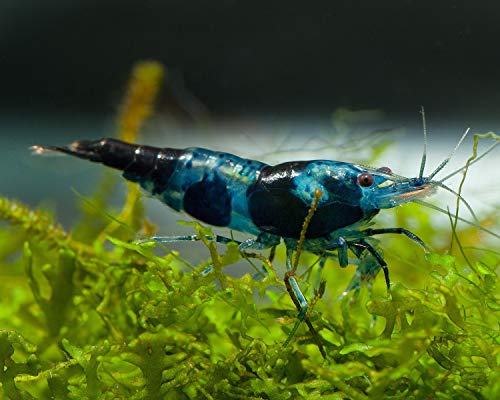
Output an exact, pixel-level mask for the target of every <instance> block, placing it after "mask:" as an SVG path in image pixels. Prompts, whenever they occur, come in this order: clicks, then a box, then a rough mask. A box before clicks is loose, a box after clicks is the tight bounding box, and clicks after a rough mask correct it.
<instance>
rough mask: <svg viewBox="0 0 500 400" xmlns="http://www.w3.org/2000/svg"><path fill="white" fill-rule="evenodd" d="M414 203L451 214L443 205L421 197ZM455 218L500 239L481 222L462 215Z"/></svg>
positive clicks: (499, 236) (499, 237)
mask: <svg viewBox="0 0 500 400" xmlns="http://www.w3.org/2000/svg"><path fill="white" fill-rule="evenodd" d="M413 203H417V204H420V205H421V206H424V207H427V208H431V209H433V210H436V211H439V212H441V213H443V214H446V215H449V213H448V212H447V211H446V210H444V209H442V208H441V207H438V206H435V205H434V204H431V203H427V202H426V201H423V200H420V199H415V200H413ZM455 218H457V219H458V220H459V221H462V222H464V223H466V224H468V225H471V226H474V227H475V228H477V229H479V230H480V231H483V232H486V233H488V234H490V235H491V236H494V237H496V238H497V239H500V235H499V234H498V233H495V232H493V231H490V230H489V229H486V228H484V227H482V226H481V225H479V224H476V223H474V222H471V221H469V220H467V219H465V218H462V217H458V216H455Z"/></svg>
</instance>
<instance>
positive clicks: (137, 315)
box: [0, 196, 500, 399]
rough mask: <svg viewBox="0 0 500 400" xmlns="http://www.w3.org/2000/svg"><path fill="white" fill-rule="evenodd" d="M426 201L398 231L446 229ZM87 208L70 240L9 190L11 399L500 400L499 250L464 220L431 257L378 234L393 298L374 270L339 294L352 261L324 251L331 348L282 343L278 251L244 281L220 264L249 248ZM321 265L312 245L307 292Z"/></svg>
mask: <svg viewBox="0 0 500 400" xmlns="http://www.w3.org/2000/svg"><path fill="white" fill-rule="evenodd" d="M97 198H98V199H100V197H99V196H97ZM92 201H93V200H88V202H89V203H92ZM134 201H135V202H137V204H136V205H132V208H131V209H132V210H134V211H133V214H135V215H131V216H130V218H131V219H132V220H134V221H135V223H134V226H136V227H137V229H140V227H144V226H146V227H147V226H148V224H147V223H145V220H144V217H143V216H142V214H143V213H142V208H141V207H139V206H138V204H139V203H140V199H139V198H136V199H135V200H134ZM99 204H100V206H102V205H103V203H99ZM433 212H434V211H433V210H430V211H428V210H426V209H423V208H422V207H420V206H418V205H408V206H405V207H401V208H399V209H398V210H397V213H396V218H397V221H398V224H399V225H401V226H406V225H405V224H408V222H409V221H410V220H411V221H412V224H413V226H414V230H415V231H416V232H417V233H418V234H419V235H420V236H421V237H423V238H426V239H429V240H432V238H433V237H435V236H438V235H439V236H444V237H449V238H450V240H451V238H452V236H453V235H452V229H451V228H449V227H444V228H440V229H439V230H438V229H437V228H436V227H434V226H432V224H431V223H430V222H429V221H430V215H431V214H432V213H433ZM103 213H104V214H105V212H103ZM89 215H90V214H89V213H86V215H85V221H82V222H81V223H79V224H78V230H79V232H80V235H79V236H80V238H78V240H77V237H75V235H72V234H71V233H69V232H65V231H64V230H63V229H62V228H61V227H60V226H58V225H57V224H56V223H55V222H54V221H53V219H52V217H51V216H50V215H49V214H47V213H43V212H40V211H35V210H31V209H29V208H28V207H26V206H24V205H22V204H21V203H19V202H15V201H11V200H8V199H5V198H1V199H0V217H1V218H2V219H3V220H5V221H7V222H8V224H7V223H6V224H3V225H2V226H1V229H0V238H1V239H2V240H1V243H2V248H1V249H0V257H1V258H0V273H1V275H2V277H1V279H0V288H1V289H0V290H1V293H2V297H1V302H2V305H1V311H0V329H1V330H0V362H1V363H2V364H3V365H2V368H0V384H1V386H0V393H2V396H3V397H6V398H12V399H32V398H36V399H43V398H47V399H48V398H70V399H71V398H73V399H108V398H109V399H115V398H130V399H159V398H168V399H170V398H171V399H190V398H193V399H198V398H209V399H220V398H235V399H238V398H241V399H243V398H244V399H252V398H253V399H292V398H302V397H303V398H308V399H311V398H312V399H314V398H317V399H325V398H332V399H345V398H349V399H367V398H394V399H398V398H401V399H403V398H404V399H407V398H415V399H421V398H422V399H433V398H436V399H437V398H439V399H455V398H464V399H477V398H481V399H496V398H499V397H500V384H499V382H500V370H499V368H498V364H499V358H500V351H499V350H500V346H499V345H500V343H499V342H500V338H499V334H498V332H499V331H498V320H499V319H498V313H499V311H500V304H499V290H498V276H497V269H498V265H499V259H500V255H499V253H498V252H497V251H495V249H494V248H492V247H491V245H490V246H489V247H486V246H487V244H486V242H487V241H488V239H487V236H484V237H483V235H479V236H478V234H477V231H476V230H475V229H473V228H469V229H466V230H465V231H463V232H461V231H456V235H457V237H459V238H460V244H461V247H462V250H463V251H464V252H465V253H466V254H467V258H466V259H465V258H464V257H463V256H462V255H461V253H460V252H459V251H456V254H457V255H451V254H446V249H437V252H436V253H430V254H428V255H424V254H423V253H422V252H421V250H420V249H419V248H417V246H415V244H414V243H412V242H410V241H407V240H405V238H399V237H395V238H387V240H386V239H385V238H384V240H383V241H382V242H381V244H380V246H381V248H382V249H383V250H384V254H385V257H386V258H387V260H388V262H389V265H390V268H391V274H392V282H393V286H392V290H391V296H390V298H389V297H387V295H386V293H385V291H384V283H383V279H382V278H381V277H378V278H377V279H375V284H374V287H373V289H372V290H368V288H367V287H362V288H361V290H360V291H359V292H355V291H353V292H351V293H349V294H348V295H347V296H345V297H344V298H343V299H342V300H338V296H339V295H340V294H341V293H342V290H343V289H344V288H345V287H346V286H347V285H348V283H349V280H350V278H351V277H352V275H353V273H354V266H351V267H348V268H346V269H341V268H339V267H338V265H336V263H335V262H333V261H332V262H330V261H329V262H328V263H327V265H326V268H325V271H324V275H323V278H324V279H325V281H326V292H325V294H324V296H323V297H322V298H321V299H319V300H318V301H317V303H316V304H315V307H314V310H313V312H312V313H311V314H310V316H309V317H310V320H311V322H312V324H313V326H314V327H315V328H316V330H317V331H318V333H319V335H320V337H321V340H322V342H323V345H324V347H325V351H326V354H327V357H326V359H323V358H322V356H321V354H320V352H319V350H318V347H317V346H316V345H315V342H314V340H313V338H312V337H311V333H310V332H309V330H308V329H307V326H306V325H305V324H302V326H301V327H300V328H299V330H298V332H297V335H296V336H295V337H294V338H293V339H292V341H291V343H290V344H289V345H288V346H287V347H286V348H283V347H282V344H283V342H284V341H285V340H286V338H287V336H288V333H289V332H290V330H291V329H292V327H293V325H294V323H295V320H296V319H295V318H296V310H295V308H294V306H293V303H292V302H291V300H290V298H289V297H288V295H287V294H286V291H285V289H284V286H283V283H282V281H281V278H282V277H283V273H284V271H283V268H282V265H283V254H282V251H278V254H277V258H276V260H275V262H274V263H273V269H270V268H269V267H268V266H265V264H264V265H263V266H262V264H263V263H262V262H261V261H262V260H260V259H258V258H254V259H250V260H249V261H251V262H252V264H253V265H254V267H255V268H256V269H257V271H258V272H259V274H260V277H259V279H256V278H255V276H254V275H255V274H256V271H255V269H253V268H252V266H251V265H250V263H248V264H247V266H246V267H244V268H246V269H245V271H246V273H245V274H244V275H243V276H241V277H239V278H236V277H233V276H230V275H228V274H226V273H224V269H225V267H226V266H228V265H231V264H233V263H234V262H236V261H237V260H239V259H240V258H241V255H240V254H239V252H238V249H237V246H236V245H233V244H229V245H228V246H225V247H222V248H221V247H218V248H217V247H216V246H215V245H214V244H213V243H211V242H209V241H202V243H193V246H206V248H207V250H206V254H207V261H206V262H205V263H202V264H201V265H198V266H193V265H189V263H187V262H186V261H184V260H183V259H182V254H181V255H179V254H177V253H175V252H172V251H170V250H169V249H168V248H162V247H156V248H155V247H154V246H153V245H151V244H142V245H137V244H134V242H133V241H130V240H128V239H127V240H123V239H120V238H119V237H118V236H123V234H120V231H119V230H118V231H115V232H116V233H117V234H116V235H115V236H112V235H111V236H108V237H107V238H105V239H102V240H97V239H95V240H94V241H91V240H90V239H88V237H90V236H91V235H89V234H88V235H83V234H82V232H86V231H87V232H90V231H92V229H91V228H92V227H94V228H95V226H98V225H99V224H96V221H93V220H92V219H91V218H89ZM101 217H102V213H101ZM95 218H97V216H95ZM487 219H488V217H485V219H484V220H485V221H486V220H487ZM86 225H87V226H86ZM101 225H102V224H101ZM192 225H193V226H192V229H193V231H194V232H198V233H199V234H200V236H204V235H206V234H210V231H209V230H208V229H207V228H204V227H202V226H200V225H198V224H192ZM130 229H131V228H127V229H126V232H127V235H125V236H128V235H129V234H131V231H130ZM172 233H173V234H174V232H172ZM85 236H86V237H87V239H84V238H85ZM468 236H472V238H469V237H468ZM94 237H99V235H94ZM481 238H484V240H485V243H481V240H482V239H481ZM495 240H496V239H495ZM471 241H472V242H473V243H474V247H473V248H471V247H470V246H469V247H467V246H468V243H469V242H471ZM314 261H315V259H314V257H312V256H310V255H307V254H305V255H303V257H302V259H301V265H302V266H301V267H300V268H299V273H304V275H303V277H302V278H301V280H300V284H301V286H302V287H303V288H304V290H305V293H307V295H308V296H309V297H310V298H311V297H312V296H313V294H312V293H311V290H312V289H311V286H312V284H311V283H310V282H312V281H313V279H312V278H313V277H314V269H315V267H314V266H313V267H312V268H307V267H306V266H307V265H313V264H314ZM209 264H213V266H214V267H213V271H212V272H209V273H207V271H206V267H207V265H209ZM264 270H266V271H267V273H262V271H264ZM309 277H312V278H311V279H309Z"/></svg>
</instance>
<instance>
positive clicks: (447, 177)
mask: <svg viewBox="0 0 500 400" xmlns="http://www.w3.org/2000/svg"><path fill="white" fill-rule="evenodd" d="M498 144H500V140H497V141H496V142H495V143H493V144H492V145H491V146H490V147H488V148H487V149H486V150H485V151H484V153H483V154H481V155H480V156H478V157H476V158H475V159H474V160H472V161H471V162H470V163H469V167H470V166H471V165H472V164H475V163H477V162H478V161H479V160H480V159H481V158H483V157H484V156H485V155H487V154H488V153H489V152H490V151H492V150H493V149H494V148H495V147H496V146H497V145H498ZM465 167H466V165H464V166H463V167H460V168H458V169H457V170H455V171H453V172H452V173H451V174H448V175H446V176H445V177H444V178H441V179H440V180H439V182H441V183H442V182H444V181H446V180H448V179H450V178H451V177H452V176H455V175H456V174H458V173H459V172H462V171H463V170H464V169H465Z"/></svg>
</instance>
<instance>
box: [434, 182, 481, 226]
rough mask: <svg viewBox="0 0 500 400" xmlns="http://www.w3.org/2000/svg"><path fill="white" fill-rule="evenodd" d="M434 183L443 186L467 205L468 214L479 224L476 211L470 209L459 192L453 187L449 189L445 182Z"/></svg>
mask: <svg viewBox="0 0 500 400" xmlns="http://www.w3.org/2000/svg"><path fill="white" fill-rule="evenodd" d="M435 184H436V185H437V186H439V187H440V188H443V189H444V190H446V191H448V192H450V193H451V194H453V195H454V196H456V197H457V198H458V200H460V201H461V202H462V203H463V204H464V205H465V207H467V210H469V212H470V215H472V218H473V219H474V222H475V223H476V224H479V219H478V218H477V216H476V213H475V212H474V210H473V209H472V207H471V206H470V204H469V203H468V202H467V200H465V199H464V198H463V197H462V196H461V195H460V193H457V192H455V191H454V190H453V189H450V188H449V187H448V186H446V185H445V184H443V183H442V182H441V181H438V182H435Z"/></svg>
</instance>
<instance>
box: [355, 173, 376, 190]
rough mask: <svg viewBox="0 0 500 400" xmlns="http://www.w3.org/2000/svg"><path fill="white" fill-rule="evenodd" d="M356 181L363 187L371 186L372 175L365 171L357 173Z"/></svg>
mask: <svg viewBox="0 0 500 400" xmlns="http://www.w3.org/2000/svg"><path fill="white" fill-rule="evenodd" d="M358 183H359V185H360V186H363V187H368V186H371V185H372V184H373V176H372V175H371V174H367V173H365V174H361V175H358Z"/></svg>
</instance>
